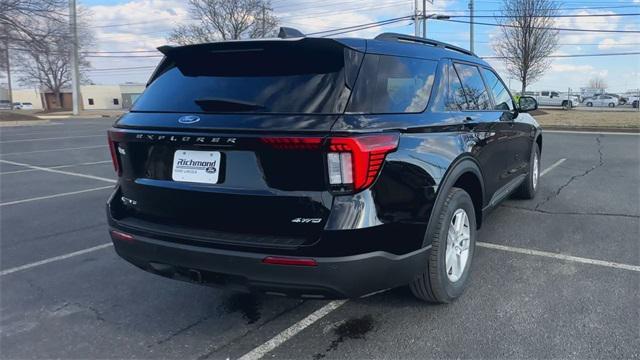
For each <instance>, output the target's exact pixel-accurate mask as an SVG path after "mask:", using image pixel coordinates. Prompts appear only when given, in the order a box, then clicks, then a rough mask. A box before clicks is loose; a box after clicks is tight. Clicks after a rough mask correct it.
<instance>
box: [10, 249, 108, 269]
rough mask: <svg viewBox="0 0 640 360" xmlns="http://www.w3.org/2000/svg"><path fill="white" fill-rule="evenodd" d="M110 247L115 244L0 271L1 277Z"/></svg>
mask: <svg viewBox="0 0 640 360" xmlns="http://www.w3.org/2000/svg"><path fill="white" fill-rule="evenodd" d="M110 246H113V244H112V243H107V244H102V245H98V246H94V247H90V248H88V249H84V250H80V251H75V252H72V253H69V254H65V255H60V256H56V257H52V258H48V259H44V260H41V261H36V262H34V263H31V264H26V265H22V266H17V267H14V268H11V269H7V270H2V271H0V276H5V275H9V274H12V273H14V272H18V271H22V270H27V269H31V268H33V267H36V266H40V265H44V264H49V263H52V262H55V261H60V260H64V259H68V258H70V257H74V256H78V255H82V254H86V253H90V252H92V251H96V250H101V249H105V248H108V247H110Z"/></svg>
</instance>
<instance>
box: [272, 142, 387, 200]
mask: <svg viewBox="0 0 640 360" xmlns="http://www.w3.org/2000/svg"><path fill="white" fill-rule="evenodd" d="M399 139H400V136H399V134H397V133H389V134H372V135H361V136H351V137H330V138H326V139H325V138H319V137H265V138H261V139H260V141H261V142H262V143H263V144H265V145H268V146H270V147H272V148H275V149H279V150H324V151H326V152H327V173H328V175H329V184H330V185H331V187H332V189H333V190H336V191H353V192H358V191H361V190H364V189H366V188H367V187H369V186H371V184H373V182H374V181H375V179H376V177H377V176H378V173H379V172H380V169H381V168H382V164H383V163H384V159H385V157H386V156H387V154H388V153H390V152H393V151H395V150H396V149H397V148H398V141H399Z"/></svg>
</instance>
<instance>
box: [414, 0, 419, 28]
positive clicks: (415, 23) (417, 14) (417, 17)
mask: <svg viewBox="0 0 640 360" xmlns="http://www.w3.org/2000/svg"><path fill="white" fill-rule="evenodd" d="M418 6H419V4H418V0H415V1H414V10H415V11H414V13H413V20H414V21H413V23H414V35H415V36H420V8H419V7H418Z"/></svg>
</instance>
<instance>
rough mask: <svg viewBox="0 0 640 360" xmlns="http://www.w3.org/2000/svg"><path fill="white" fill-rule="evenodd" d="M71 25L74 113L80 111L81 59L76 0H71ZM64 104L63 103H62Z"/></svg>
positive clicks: (76, 113)
mask: <svg viewBox="0 0 640 360" xmlns="http://www.w3.org/2000/svg"><path fill="white" fill-rule="evenodd" d="M69 27H70V30H71V86H72V89H71V90H72V98H73V115H78V114H79V113H80V70H79V69H78V68H79V67H80V60H79V56H78V18H77V13H76V0H69ZM60 105H61V106H62V103H61V104H60Z"/></svg>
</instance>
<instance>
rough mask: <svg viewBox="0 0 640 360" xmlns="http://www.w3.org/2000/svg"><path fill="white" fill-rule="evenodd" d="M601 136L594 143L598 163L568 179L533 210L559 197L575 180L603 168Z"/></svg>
mask: <svg viewBox="0 0 640 360" xmlns="http://www.w3.org/2000/svg"><path fill="white" fill-rule="evenodd" d="M601 137H602V135H598V136H597V137H596V143H597V145H598V147H597V150H598V163H597V164H596V165H593V166H591V167H590V168H589V169H587V170H585V171H583V172H582V173H580V174H577V175H574V176H572V177H570V178H569V179H568V180H567V181H566V182H565V183H564V184H562V185H561V186H560V187H559V188H558V189H557V190H556V191H555V192H554V193H553V194H551V195H549V196H547V197H546V198H545V199H544V200H543V201H542V202H540V203H538V204H536V207H535V210H540V208H541V207H542V206H543V205H545V204H546V203H548V202H549V201H551V200H552V199H554V198H556V197H558V196H559V195H560V193H561V192H562V191H563V190H564V189H566V188H567V187H568V186H569V185H571V184H572V183H573V182H574V181H575V180H576V179H579V178H583V177H585V176H587V175H589V174H590V173H591V172H593V171H594V170H596V169H598V168H600V167H602V166H604V154H603V152H602V148H603V145H602V140H601Z"/></svg>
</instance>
